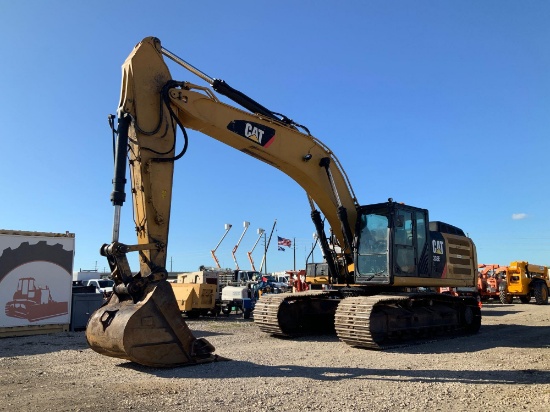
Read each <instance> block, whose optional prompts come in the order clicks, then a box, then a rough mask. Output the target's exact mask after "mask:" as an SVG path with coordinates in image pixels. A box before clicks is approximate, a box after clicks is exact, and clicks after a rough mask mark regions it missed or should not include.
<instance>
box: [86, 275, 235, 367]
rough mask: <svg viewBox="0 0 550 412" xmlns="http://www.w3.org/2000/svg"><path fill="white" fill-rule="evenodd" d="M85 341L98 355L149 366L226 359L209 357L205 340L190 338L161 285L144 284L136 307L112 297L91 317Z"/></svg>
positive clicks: (209, 348) (209, 347)
mask: <svg viewBox="0 0 550 412" xmlns="http://www.w3.org/2000/svg"><path fill="white" fill-rule="evenodd" d="M86 339H87V341H88V344H89V345H90V347H91V348H92V349H93V350H95V351H96V352H98V353H100V354H102V355H106V356H111V357H115V358H120V359H126V360H129V361H132V362H136V363H139V364H141V365H145V366H151V367H174V366H184V365H195V364H199V363H207V362H215V361H222V360H227V359H225V358H222V357H219V356H217V355H214V354H213V352H214V346H212V345H211V344H210V343H209V342H208V341H206V340H205V339H202V338H201V339H197V338H195V336H194V335H193V333H192V332H191V330H190V329H189V327H188V326H187V324H186V323H185V322H184V320H183V318H182V316H181V313H180V310H179V308H178V306H177V303H176V298H175V297H174V292H173V291H172V287H171V286H170V284H169V283H168V282H166V281H160V282H152V283H150V284H149V285H147V287H146V289H145V294H144V297H143V299H142V300H141V301H139V302H136V303H134V301H133V300H132V299H131V298H129V297H124V296H122V295H121V296H118V295H116V294H113V295H112V296H111V299H110V300H109V301H108V302H107V303H105V304H104V305H103V306H101V307H100V308H99V309H98V310H97V311H95V312H94V313H93V314H92V316H91V317H90V320H89V321H88V326H87V328H86Z"/></svg>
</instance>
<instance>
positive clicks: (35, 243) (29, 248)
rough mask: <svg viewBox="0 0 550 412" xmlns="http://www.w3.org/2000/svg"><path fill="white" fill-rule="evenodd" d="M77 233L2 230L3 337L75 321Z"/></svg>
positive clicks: (60, 327) (0, 320)
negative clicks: (72, 317)
mask: <svg viewBox="0 0 550 412" xmlns="http://www.w3.org/2000/svg"><path fill="white" fill-rule="evenodd" d="M73 257H74V234H71V233H68V232H67V233H50V232H25V231H10V230H0V337H3V336H19V335H22V334H31V333H34V332H37V333H46V332H42V331H54V330H55V331H61V330H63V328H64V327H68V325H69V324H70V320H71V319H70V309H71V296H72V269H73Z"/></svg>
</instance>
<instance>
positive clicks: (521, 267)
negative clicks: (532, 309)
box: [499, 261, 550, 305]
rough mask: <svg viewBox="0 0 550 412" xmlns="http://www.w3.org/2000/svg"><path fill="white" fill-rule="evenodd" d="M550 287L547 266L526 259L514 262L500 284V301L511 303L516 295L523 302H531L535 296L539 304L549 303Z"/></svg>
mask: <svg viewBox="0 0 550 412" xmlns="http://www.w3.org/2000/svg"><path fill="white" fill-rule="evenodd" d="M549 288H550V279H549V277H548V268H547V267H546V266H541V265H533V264H530V263H528V262H524V261H517V262H512V263H510V265H509V266H508V269H507V270H506V278H505V280H503V281H502V282H501V283H500V285H499V292H500V301H501V302H502V303H505V304H510V303H512V301H513V299H514V297H518V298H519V300H520V301H521V302H522V303H529V302H530V301H531V298H532V297H534V298H535V303H536V304H537V305H547V304H548V289H549Z"/></svg>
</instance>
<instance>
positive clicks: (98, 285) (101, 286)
mask: <svg viewBox="0 0 550 412" xmlns="http://www.w3.org/2000/svg"><path fill="white" fill-rule="evenodd" d="M84 286H93V287H95V289H96V293H103V296H105V297H109V296H111V295H112V293H113V287H114V286H115V282H114V281H112V280H111V279H89V280H87V281H85V282H84Z"/></svg>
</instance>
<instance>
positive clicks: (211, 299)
mask: <svg viewBox="0 0 550 412" xmlns="http://www.w3.org/2000/svg"><path fill="white" fill-rule="evenodd" d="M170 285H171V286H172V290H173V291H174V296H175V297H176V302H177V304H178V307H179V309H180V311H181V312H183V313H185V314H186V315H187V317H189V318H198V317H199V316H200V315H209V314H210V315H214V314H219V313H220V310H221V306H220V304H219V301H220V292H219V282H218V274H217V273H216V272H214V271H205V270H201V271H198V272H190V273H182V274H180V275H178V279H177V282H175V283H170Z"/></svg>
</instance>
